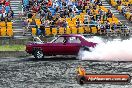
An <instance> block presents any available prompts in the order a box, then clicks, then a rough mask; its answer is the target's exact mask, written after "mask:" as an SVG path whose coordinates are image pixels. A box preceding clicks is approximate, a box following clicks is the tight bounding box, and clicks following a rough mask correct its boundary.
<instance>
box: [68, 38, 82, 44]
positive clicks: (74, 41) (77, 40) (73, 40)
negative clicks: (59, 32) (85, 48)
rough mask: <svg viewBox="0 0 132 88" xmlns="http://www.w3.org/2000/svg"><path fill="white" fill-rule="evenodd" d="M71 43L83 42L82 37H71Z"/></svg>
mask: <svg viewBox="0 0 132 88" xmlns="http://www.w3.org/2000/svg"><path fill="white" fill-rule="evenodd" d="M68 42H69V43H81V41H80V39H79V38H77V37H69V41H68Z"/></svg>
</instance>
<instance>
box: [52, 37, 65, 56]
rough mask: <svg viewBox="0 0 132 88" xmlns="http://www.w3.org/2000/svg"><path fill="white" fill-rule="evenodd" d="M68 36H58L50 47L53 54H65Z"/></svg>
mask: <svg viewBox="0 0 132 88" xmlns="http://www.w3.org/2000/svg"><path fill="white" fill-rule="evenodd" d="M65 46H66V37H65V36H63V37H58V38H57V39H56V40H54V41H53V42H52V43H51V46H50V49H51V50H52V54H53V55H63V54H65V48H66V47H65Z"/></svg>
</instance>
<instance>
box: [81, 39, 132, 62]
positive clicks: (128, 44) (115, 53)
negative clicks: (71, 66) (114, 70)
mask: <svg viewBox="0 0 132 88" xmlns="http://www.w3.org/2000/svg"><path fill="white" fill-rule="evenodd" d="M89 40H91V41H94V42H96V41H98V45H97V46H96V47H95V48H92V49H91V52H88V51H80V52H79V57H80V59H82V60H105V61H132V38H131V39H128V40H123V41H119V40H113V41H107V42H103V40H102V39H101V38H98V37H94V38H91V39H89Z"/></svg>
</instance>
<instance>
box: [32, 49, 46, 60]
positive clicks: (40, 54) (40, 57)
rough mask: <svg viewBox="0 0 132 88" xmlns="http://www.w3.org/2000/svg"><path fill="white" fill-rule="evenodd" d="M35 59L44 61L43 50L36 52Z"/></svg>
mask: <svg viewBox="0 0 132 88" xmlns="http://www.w3.org/2000/svg"><path fill="white" fill-rule="evenodd" d="M34 57H35V59H42V58H43V57H44V53H43V52H42V51H41V50H35V51H34Z"/></svg>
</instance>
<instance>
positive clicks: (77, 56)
mask: <svg viewBox="0 0 132 88" xmlns="http://www.w3.org/2000/svg"><path fill="white" fill-rule="evenodd" d="M83 51H90V49H89V48H88V47H87V46H82V47H81V48H80V50H79V52H78V54H77V55H76V59H77V60H80V59H81V58H82V52H83Z"/></svg>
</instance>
